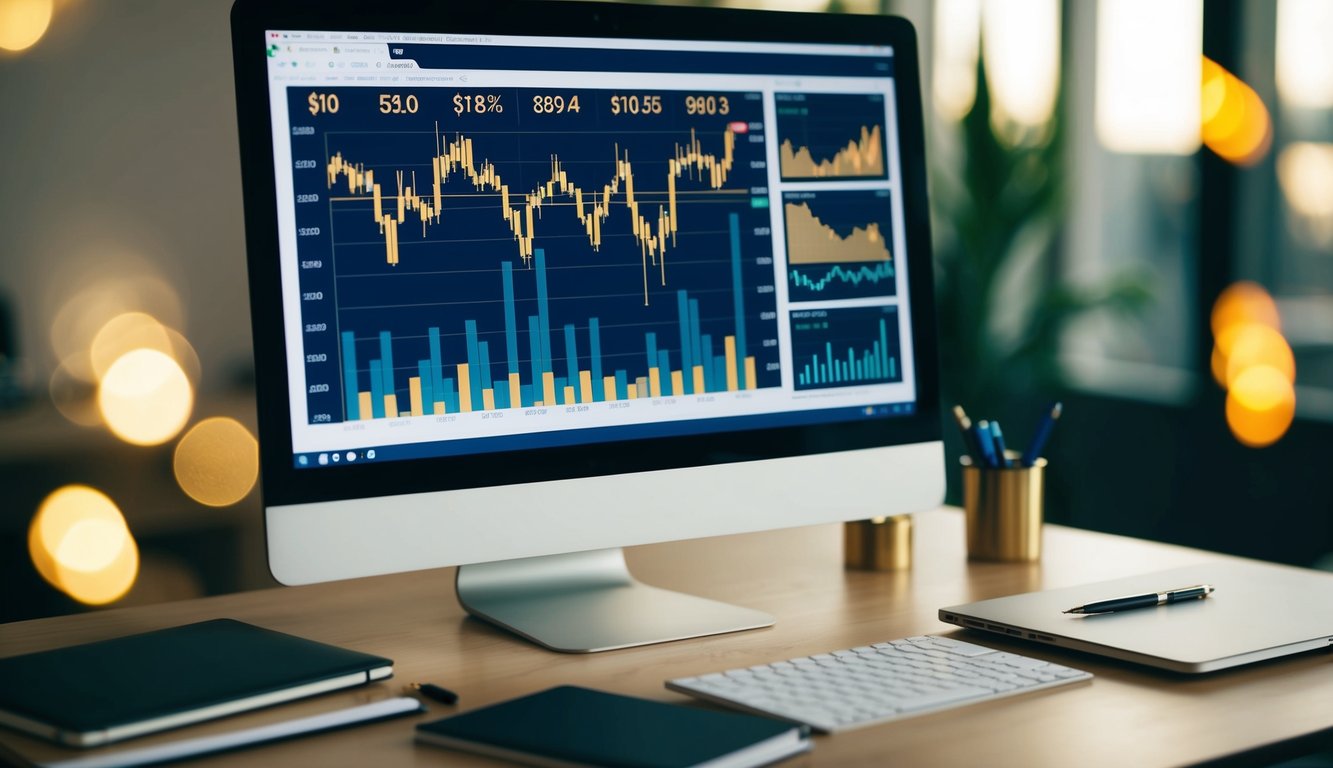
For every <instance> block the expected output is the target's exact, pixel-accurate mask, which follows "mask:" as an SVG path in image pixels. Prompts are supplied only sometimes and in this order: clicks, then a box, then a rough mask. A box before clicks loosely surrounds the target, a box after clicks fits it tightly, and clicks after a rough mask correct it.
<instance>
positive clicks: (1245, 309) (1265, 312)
mask: <svg viewBox="0 0 1333 768" xmlns="http://www.w3.org/2000/svg"><path fill="white" fill-rule="evenodd" d="M1241 323H1259V324H1261V325H1267V326H1270V327H1272V328H1281V327H1282V326H1281V321H1280V320H1279V318H1278V313H1277V302H1275V301H1273V297H1272V296H1269V295H1268V291H1266V290H1264V288H1263V286H1261V285H1259V284H1258V283H1252V282H1250V281H1248V280H1241V281H1239V282H1235V283H1232V284H1231V285H1229V286H1227V288H1226V290H1224V291H1222V293H1221V295H1219V296H1218V297H1217V302H1216V303H1214V304H1213V314H1212V323H1211V324H1212V328H1213V338H1216V339H1220V338H1221V337H1222V335H1223V332H1224V331H1225V330H1226V329H1227V327H1229V326H1232V325H1239V324H1241Z"/></svg>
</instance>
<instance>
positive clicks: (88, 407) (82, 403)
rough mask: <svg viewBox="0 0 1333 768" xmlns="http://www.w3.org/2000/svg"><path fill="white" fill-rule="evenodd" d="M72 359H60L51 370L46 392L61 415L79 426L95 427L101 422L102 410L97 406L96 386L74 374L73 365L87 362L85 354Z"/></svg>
mask: <svg viewBox="0 0 1333 768" xmlns="http://www.w3.org/2000/svg"><path fill="white" fill-rule="evenodd" d="M73 357H74V358H77V363H76V362H75V361H74V360H68V359H67V360H65V361H62V362H61V363H60V364H58V365H57V366H56V367H55V370H53V371H52V372H51V380H50V382H49V383H48V385H47V393H48V394H49V395H50V397H51V404H52V405H54V406H55V407H56V410H57V411H59V412H60V415H61V416H64V417H65V418H66V419H68V420H69V421H70V422H72V423H74V424H77V425H79V426H80V427H96V426H99V425H101V423H102V412H101V411H99V410H98V408H97V387H96V386H94V385H93V384H92V383H91V382H88V381H86V380H84V379H83V378H81V377H79V376H76V375H75V374H74V372H73V371H74V367H75V365H82V364H85V363H86V362H87V357H88V356H87V355H74V356H73Z"/></svg>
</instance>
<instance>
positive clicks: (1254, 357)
mask: <svg viewBox="0 0 1333 768" xmlns="http://www.w3.org/2000/svg"><path fill="white" fill-rule="evenodd" d="M1228 331H1230V332H1231V333H1230V335H1231V339H1230V341H1229V343H1228V347H1229V348H1228V349H1227V350H1226V373H1225V375H1224V377H1223V383H1224V384H1225V385H1226V386H1227V387H1233V386H1235V383H1236V379H1237V378H1239V377H1240V375H1241V374H1242V373H1244V372H1245V371H1246V370H1248V369H1250V368H1253V367H1255V366H1260V365H1262V366H1266V367H1269V368H1272V369H1274V370H1276V371H1278V372H1279V373H1281V374H1282V375H1283V376H1284V377H1286V379H1287V381H1292V382H1294V381H1295V380H1296V357H1295V356H1294V355H1293V354H1292V352H1291V345H1290V344H1288V343H1287V340H1286V339H1285V338H1283V336H1282V334H1281V333H1278V331H1277V330H1275V329H1274V328H1273V327H1271V326H1268V325H1260V324H1258V323H1247V324H1244V325H1236V326H1232V327H1231V328H1229V329H1228ZM1219 346H1221V345H1220V344H1219Z"/></svg>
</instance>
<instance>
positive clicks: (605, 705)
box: [417, 686, 810, 768]
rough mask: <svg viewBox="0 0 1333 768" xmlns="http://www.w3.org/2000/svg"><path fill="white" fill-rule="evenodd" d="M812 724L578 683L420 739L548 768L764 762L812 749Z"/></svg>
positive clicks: (451, 722) (457, 719)
mask: <svg viewBox="0 0 1333 768" xmlns="http://www.w3.org/2000/svg"><path fill="white" fill-rule="evenodd" d="M808 735H809V731H808V729H806V728H805V727H804V726H800V725H793V724H792V723H786V722H782V721H780V720H773V719H770V718H766V717H756V716H754V715H746V714H740V713H736V712H721V711H716V710H709V709H700V708H697V707H687V706H680V705H676V704H668V703H664V702H660V701H650V700H647V699H638V698H634V697H631V696H620V695H617V694H613V693H605V692H602V691H594V690H589V689H587V688H578V687H574V686H562V687H559V688H551V689H549V690H546V691H542V692H541V693H535V694H532V695H530V696H524V697H522V698H518V699H512V700H510V701H506V702H503V703H500V704H495V705H492V706H489V707H484V708H482V709H477V710H473V711H471V712H465V713H463V714H461V715H455V716H454V717H449V718H445V719H444V720H436V721H435V722H431V723H422V724H420V725H418V726H417V740H418V741H422V742H425V743H430V744H436V745H439V746H447V747H454V748H457V749H462V750H467V751H471V752H478V753H481V754H487V755H493V756H497V757H504V758H508V759H511V760H518V761H520V762H526V763H529V764H533V765H544V766H624V767H625V768H684V767H685V766H694V765H701V764H704V763H708V764H709V765H716V766H750V765H764V764H766V763H771V762H774V761H776V760H780V759H782V758H784V757H787V756H789V755H792V754H796V753H798V752H804V751H805V750H807V749H809V745H810V741H809V738H808Z"/></svg>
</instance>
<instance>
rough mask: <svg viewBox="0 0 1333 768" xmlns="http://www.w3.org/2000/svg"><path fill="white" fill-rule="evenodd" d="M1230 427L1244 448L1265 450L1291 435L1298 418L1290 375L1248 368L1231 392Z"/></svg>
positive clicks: (1263, 366)
mask: <svg viewBox="0 0 1333 768" xmlns="http://www.w3.org/2000/svg"><path fill="white" fill-rule="evenodd" d="M1226 411H1227V426H1229V427H1230V428H1231V433H1232V434H1233V435H1235V436H1236V439H1237V440H1239V441H1240V442H1241V443H1243V444H1244V445H1248V446H1250V447H1251V448H1262V447H1264V446H1267V445H1272V444H1273V443H1275V442H1277V441H1278V440H1279V439H1280V438H1281V437H1282V436H1283V435H1285V434H1286V433H1287V429H1288V428H1289V427H1290V426H1291V422H1292V419H1293V418H1295V416H1296V390H1295V388H1294V387H1293V386H1292V383H1291V380H1290V379H1288V378H1287V376H1286V374H1285V373H1284V372H1282V371H1279V370H1278V369H1276V368H1273V367H1272V366H1268V365H1256V366H1252V367H1250V368H1246V369H1245V370H1244V371H1242V372H1241V373H1240V375H1238V376H1237V377H1236V378H1235V380H1234V381H1232V383H1231V389H1230V390H1229V391H1228V392H1227V406H1226Z"/></svg>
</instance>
